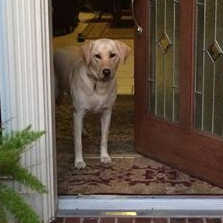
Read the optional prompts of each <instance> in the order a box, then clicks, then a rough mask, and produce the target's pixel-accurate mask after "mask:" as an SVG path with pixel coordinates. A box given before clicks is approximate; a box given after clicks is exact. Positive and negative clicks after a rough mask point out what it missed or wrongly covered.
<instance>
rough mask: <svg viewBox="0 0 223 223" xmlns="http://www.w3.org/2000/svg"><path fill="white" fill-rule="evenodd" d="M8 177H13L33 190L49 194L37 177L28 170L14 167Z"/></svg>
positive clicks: (18, 166)
mask: <svg viewBox="0 0 223 223" xmlns="http://www.w3.org/2000/svg"><path fill="white" fill-rule="evenodd" d="M6 175H10V176H12V177H13V178H14V179H15V180H16V181H18V182H19V183H21V184H23V185H25V186H29V187H30V188H31V189H33V190H35V191H37V192H39V193H46V192H47V190H46V187H45V186H44V185H43V184H42V183H41V182H40V180H38V179H37V177H35V176H33V175H32V174H31V173H29V171H28V170H27V169H25V168H23V167H22V166H20V165H18V164H17V165H14V166H13V167H12V168H11V169H10V171H9V172H8V173H7V174H6Z"/></svg>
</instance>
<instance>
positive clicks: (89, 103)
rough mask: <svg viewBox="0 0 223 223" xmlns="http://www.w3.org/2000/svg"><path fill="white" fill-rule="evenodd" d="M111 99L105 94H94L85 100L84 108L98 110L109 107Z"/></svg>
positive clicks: (111, 102)
mask: <svg viewBox="0 0 223 223" xmlns="http://www.w3.org/2000/svg"><path fill="white" fill-rule="evenodd" d="M112 104H113V100H109V98H108V97H107V95H106V96H105V95H98V94H94V95H92V96H90V97H88V98H86V100H85V109H86V110H89V111H93V112H100V111H101V110H103V109H106V108H108V107H110V106H111V105H112Z"/></svg>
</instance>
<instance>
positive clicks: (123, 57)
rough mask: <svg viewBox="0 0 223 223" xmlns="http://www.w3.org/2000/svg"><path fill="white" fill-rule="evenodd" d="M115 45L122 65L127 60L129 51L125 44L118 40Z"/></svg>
mask: <svg viewBox="0 0 223 223" xmlns="http://www.w3.org/2000/svg"><path fill="white" fill-rule="evenodd" d="M115 44H116V46H117V48H118V51H119V54H120V59H121V61H122V62H123V64H125V61H126V59H127V58H128V56H129V54H130V51H131V49H130V47H128V46H127V45H126V44H125V43H123V42H121V41H118V40H116V41H115Z"/></svg>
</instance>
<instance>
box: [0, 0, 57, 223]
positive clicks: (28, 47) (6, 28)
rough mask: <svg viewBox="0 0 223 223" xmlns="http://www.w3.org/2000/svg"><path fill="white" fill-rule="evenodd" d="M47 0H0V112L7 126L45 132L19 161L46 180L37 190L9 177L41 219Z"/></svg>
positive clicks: (51, 142)
mask: <svg viewBox="0 0 223 223" xmlns="http://www.w3.org/2000/svg"><path fill="white" fill-rule="evenodd" d="M51 12H52V8H51V0H0V27H1V29H0V80H1V81H0V90H1V113H2V121H3V123H5V125H4V130H5V131H7V132H11V131H16V130H21V129H24V128H25V127H27V126H28V125H30V124H31V126H32V129H33V130H37V131H39V130H45V131H46V133H45V135H44V136H42V137H41V138H40V140H38V141H37V142H36V143H35V144H34V145H33V146H31V147H30V148H29V149H28V150H27V151H26V152H25V153H24V154H23V156H22V159H21V163H22V165H23V166H24V167H25V168H27V169H28V170H29V171H30V172H31V173H32V174H33V175H35V176H37V177H38V178H39V179H40V180H41V182H42V183H43V184H44V185H46V187H47V190H48V193H45V194H43V195H41V194H38V193H35V192H33V191H31V190H30V189H27V188H24V187H21V186H19V185H17V184H16V183H14V188H15V189H17V190H18V192H19V193H21V194H22V195H23V197H24V198H25V199H26V200H27V201H28V202H29V203H30V205H31V206H32V207H33V208H34V209H35V210H36V211H37V213H38V214H39V215H40V216H41V218H42V220H43V222H44V223H46V222H49V221H50V220H51V219H53V218H54V217H55V211H56V208H57V186H56V182H57V181H56V165H55V153H54V149H55V126H54V110H55V109H54V90H53V83H54V80H53V66H52V55H51V54H52V47H51V46H52V31H51V27H52V25H51Z"/></svg>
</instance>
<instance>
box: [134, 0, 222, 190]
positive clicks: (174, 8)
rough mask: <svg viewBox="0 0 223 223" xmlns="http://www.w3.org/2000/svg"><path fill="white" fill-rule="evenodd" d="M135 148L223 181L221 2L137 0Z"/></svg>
mask: <svg viewBox="0 0 223 223" xmlns="http://www.w3.org/2000/svg"><path fill="white" fill-rule="evenodd" d="M135 3H136V4H135V7H136V8H135V12H136V13H135V14H136V19H137V21H138V23H139V24H140V25H141V26H142V29H143V34H142V35H141V36H138V35H135V113H136V119H135V145H136V150H137V151H138V152H139V153H142V154H144V155H146V156H149V157H151V158H153V159H155V160H158V161H161V162H163V163H166V164H168V165H170V166H172V167H174V168H177V169H179V170H181V171H184V172H186V173H188V174H191V175H193V176H196V177H198V178H201V179H204V180H207V181H209V182H211V183H213V184H216V185H218V186H222V187H223V163H222V160H223V137H222V136H223V114H222V113H223V55H222V54H223V0H139V1H135Z"/></svg>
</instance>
